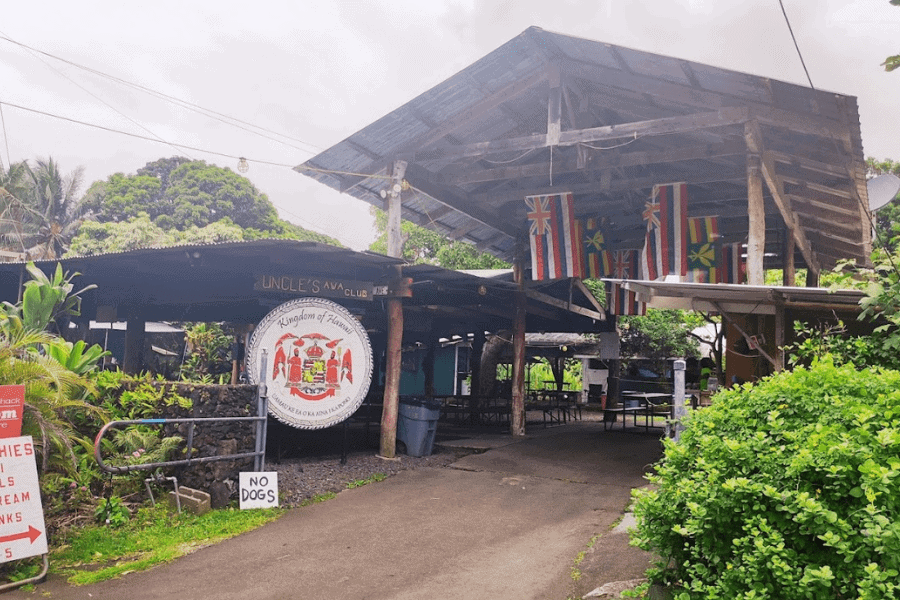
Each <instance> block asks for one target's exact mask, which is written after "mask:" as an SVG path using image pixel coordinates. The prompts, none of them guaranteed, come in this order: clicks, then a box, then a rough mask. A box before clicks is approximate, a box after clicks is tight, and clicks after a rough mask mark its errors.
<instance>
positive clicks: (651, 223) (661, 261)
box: [642, 183, 688, 279]
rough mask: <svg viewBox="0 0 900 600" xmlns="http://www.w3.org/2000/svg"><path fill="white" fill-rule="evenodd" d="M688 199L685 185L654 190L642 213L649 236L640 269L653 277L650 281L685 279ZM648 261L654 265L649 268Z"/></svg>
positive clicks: (661, 186) (665, 186)
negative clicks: (663, 278) (661, 278)
mask: <svg viewBox="0 0 900 600" xmlns="http://www.w3.org/2000/svg"><path fill="white" fill-rule="evenodd" d="M687 199H688V195H687V184H685V183H670V184H667V185H656V186H654V187H653V196H652V198H651V199H650V201H649V202H648V203H647V204H646V207H645V209H644V220H646V221H647V234H648V235H647V242H646V243H645V250H644V252H645V260H644V261H643V262H644V263H646V264H645V265H642V268H644V269H645V273H646V274H647V275H654V274H655V276H653V277H650V278H651V279H656V278H658V277H664V276H666V275H679V276H684V275H687V263H688V258H687ZM651 237H652V238H653V239H651ZM651 260H652V261H654V262H655V263H656V264H655V265H651V264H650V261H651Z"/></svg>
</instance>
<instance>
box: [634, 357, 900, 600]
mask: <svg viewBox="0 0 900 600" xmlns="http://www.w3.org/2000/svg"><path fill="white" fill-rule="evenodd" d="M649 479H650V481H651V482H652V483H653V484H654V485H652V486H650V487H649V488H647V489H643V490H638V491H636V492H635V507H634V510H635V515H636V517H637V520H638V529H637V532H636V533H635V535H634V538H633V540H632V543H634V544H635V545H637V546H639V547H641V548H643V549H645V550H650V551H652V552H654V553H655V554H657V555H658V556H659V557H661V559H660V562H659V564H658V568H657V569H656V570H654V571H651V573H650V578H651V579H652V580H654V581H657V582H663V583H669V584H671V585H673V586H674V587H675V588H676V590H677V591H678V593H677V594H676V598H679V599H682V600H686V599H693V598H728V599H729V600H731V599H750V598H773V599H778V600H792V599H795V598H810V599H812V598H815V599H817V600H819V599H822V598H859V599H865V600H875V599H878V600H886V599H897V598H900V574H898V572H900V372H897V371H887V370H870V371H867V372H861V371H857V370H856V369H855V368H854V367H853V365H846V366H841V367H836V366H835V365H834V364H833V362H832V361H831V360H830V359H827V358H826V359H824V360H822V361H816V362H815V363H814V364H813V365H812V367H811V368H810V369H808V370H807V369H804V368H799V369H797V370H795V371H793V372H785V373H781V374H778V375H775V376H773V377H770V378H768V379H765V380H763V381H761V382H760V383H758V384H756V385H755V386H750V385H745V386H743V387H741V388H737V389H733V390H729V391H725V392H722V393H720V394H719V395H717V396H716V402H715V403H714V404H713V406H712V407H710V408H707V409H704V410H702V411H699V412H696V413H695V414H694V415H693V416H692V417H691V418H690V419H689V420H688V427H687V430H686V431H685V432H684V433H683V435H682V438H681V441H680V442H678V443H675V442H673V441H666V444H665V455H664V457H663V459H662V461H661V462H660V463H659V464H658V465H657V466H656V470H655V473H654V474H653V475H652V476H650V478H649Z"/></svg>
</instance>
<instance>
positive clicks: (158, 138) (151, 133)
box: [0, 30, 196, 160]
mask: <svg viewBox="0 0 900 600" xmlns="http://www.w3.org/2000/svg"><path fill="white" fill-rule="evenodd" d="M0 34H2V35H4V36H5V35H6V33H5V32H4V31H2V30H0ZM7 39H8V38H7ZM26 49H27V50H28V52H30V53H31V54H32V56H34V57H35V58H36V59H38V60H39V61H41V62H42V63H44V65H46V66H47V68H48V69H51V70H53V72H55V73H56V74H57V75H59V76H60V77H64V78H65V79H66V80H67V81H69V82H70V83H72V85H75V86H77V87H78V88H79V89H81V90H82V91H83V92H85V93H86V94H89V95H90V96H91V97H92V98H94V99H95V100H98V101H99V102H102V103H103V104H104V105H105V106H107V107H108V108H110V109H112V110H113V111H115V112H116V113H117V114H119V115H121V116H122V117H124V118H125V119H127V120H128V122H130V123H131V124H132V125H137V126H138V127H140V128H141V129H143V130H144V131H146V132H147V133H149V134H150V135H151V136H153V137H154V138H156V139H157V141H160V142H162V143H164V144H168V145H169V146H172V144H170V143H169V142H167V141H166V140H164V139H163V138H162V137H160V136H159V135H157V134H156V133H155V132H153V131H151V130H150V128H148V127H146V126H145V125H143V124H142V123H139V122H138V121H136V120H134V119H132V118H131V117H129V116H128V115H126V114H125V113H123V112H122V111H120V110H119V109H117V108H116V107H115V106H113V105H112V104H110V103H109V102H107V101H106V100H104V99H103V98H101V97H100V96H98V95H97V94H95V93H94V92H92V91H90V90H89V89H87V88H86V87H84V86H83V85H81V84H80V83H78V82H77V81H75V80H74V79H72V78H71V77H69V76H68V75H66V74H65V73H63V72H62V71H60V70H59V69H57V68H56V67H54V66H53V65H51V64H50V63H49V62H47V61H46V60H44V59H43V58H41V57H40V56H38V54H37V52H36V51H35V50H31V49H30V48H26ZM172 147H173V148H175V150H176V151H180V149H179V148H176V147H175V146H172ZM7 154H9V151H8V150H7ZM188 158H190V159H191V160H196V159H195V158H194V157H193V156H190V155H188Z"/></svg>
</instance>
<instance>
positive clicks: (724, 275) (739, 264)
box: [719, 242, 747, 283]
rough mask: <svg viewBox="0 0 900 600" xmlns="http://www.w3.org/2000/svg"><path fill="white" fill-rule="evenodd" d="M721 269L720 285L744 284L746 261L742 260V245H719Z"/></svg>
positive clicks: (738, 243)
mask: <svg viewBox="0 0 900 600" xmlns="http://www.w3.org/2000/svg"><path fill="white" fill-rule="evenodd" d="M721 256H722V268H721V269H720V271H721V278H720V281H719V282H720V283H744V278H745V275H746V273H747V261H746V259H745V258H744V244H743V243H741V242H737V243H734V244H722V245H721Z"/></svg>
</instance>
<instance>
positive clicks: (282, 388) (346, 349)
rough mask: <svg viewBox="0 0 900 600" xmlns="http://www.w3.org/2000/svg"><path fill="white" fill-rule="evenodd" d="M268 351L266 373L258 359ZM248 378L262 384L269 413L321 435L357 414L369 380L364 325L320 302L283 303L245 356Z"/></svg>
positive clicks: (331, 304)
mask: <svg viewBox="0 0 900 600" xmlns="http://www.w3.org/2000/svg"><path fill="white" fill-rule="evenodd" d="M263 350H265V351H266V354H267V357H268V360H267V367H266V372H265V373H260V372H259V371H260V357H261V356H262V352H263ZM247 374H248V376H249V378H250V381H251V382H253V383H257V384H259V383H265V384H266V389H267V392H268V401H269V412H270V413H271V414H272V415H273V416H274V417H275V418H277V419H278V420H279V421H282V422H283V423H286V424H288V425H292V426H293V427H297V428H300V429H321V428H323V427H330V426H331V425H335V424H337V423H340V422H341V421H343V420H345V419H347V418H348V417H349V416H350V415H352V414H353V413H354V412H356V409H358V408H359V405H360V404H362V402H363V400H364V399H365V397H366V394H367V393H368V391H369V383H370V382H371V380H372V346H371V344H370V342H369V335H368V334H367V333H366V330H365V328H363V326H362V324H361V323H360V322H359V321H357V320H356V318H354V317H353V315H351V314H350V312H349V311H347V309H346V308H344V307H343V306H341V305H340V304H336V303H334V302H331V301H330V300H325V299H322V298H298V299H296V300H291V301H290V302H285V303H284V304H282V305H280V306H278V307H277V308H275V309H274V310H273V311H272V312H270V313H269V314H268V315H266V316H265V318H264V319H263V320H262V321H261V322H260V324H259V326H258V327H257V328H256V330H255V331H254V332H253V337H252V338H251V339H250V345H249V348H248V351H247Z"/></svg>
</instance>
